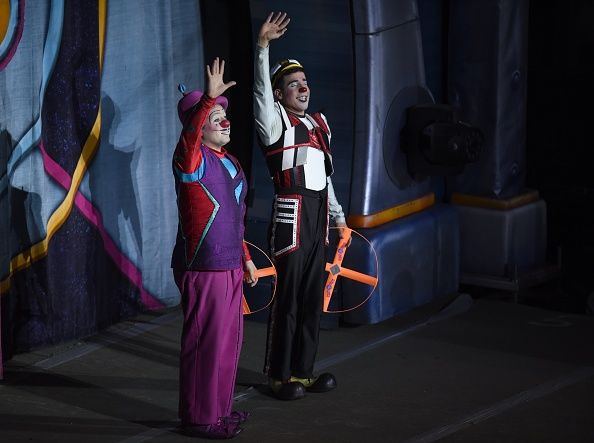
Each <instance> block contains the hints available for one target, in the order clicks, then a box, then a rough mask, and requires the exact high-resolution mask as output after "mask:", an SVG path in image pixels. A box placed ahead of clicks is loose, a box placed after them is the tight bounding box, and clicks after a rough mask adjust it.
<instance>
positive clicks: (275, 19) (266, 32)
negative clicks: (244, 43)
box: [258, 12, 291, 48]
mask: <svg viewBox="0 0 594 443" xmlns="http://www.w3.org/2000/svg"><path fill="white" fill-rule="evenodd" d="M290 21H291V19H290V18H288V17H287V13H286V12H277V13H276V14H275V13H274V12H271V13H270V14H268V17H267V18H266V20H265V21H264V23H262V26H261V27H260V32H259V33H258V46H260V47H261V48H266V47H267V46H268V44H269V43H270V42H271V41H272V40H276V39H277V38H280V37H282V36H283V34H284V33H285V32H286V31H287V25H288V24H289V22H290Z"/></svg>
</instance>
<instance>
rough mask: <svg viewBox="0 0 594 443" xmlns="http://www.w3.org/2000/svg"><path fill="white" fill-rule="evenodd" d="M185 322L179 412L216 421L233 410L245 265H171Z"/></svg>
mask: <svg viewBox="0 0 594 443" xmlns="http://www.w3.org/2000/svg"><path fill="white" fill-rule="evenodd" d="M173 274H174V277H175V283H176V284H177V287H178V288H179V290H180V293H181V304H182V309H183V315H184V325H183V330H182V337H181V353H180V365H179V418H180V419H181V421H182V424H184V425H192V424H211V423H216V421H217V420H218V419H219V418H220V417H225V416H227V415H229V414H230V413H231V406H232V403H233V389H234V386H235V376H236V374H237V363H238V360H239V352H240V351H241V344H242V338H243V314H242V311H241V296H242V293H243V292H242V291H243V288H242V278H243V271H242V270H241V269H235V270H232V271H178V270H174V271H173Z"/></svg>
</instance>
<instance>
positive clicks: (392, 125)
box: [382, 86, 434, 189]
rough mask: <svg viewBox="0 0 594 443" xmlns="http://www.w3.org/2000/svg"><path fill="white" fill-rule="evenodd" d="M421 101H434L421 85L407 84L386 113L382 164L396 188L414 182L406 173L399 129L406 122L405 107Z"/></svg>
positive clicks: (403, 187)
mask: <svg viewBox="0 0 594 443" xmlns="http://www.w3.org/2000/svg"><path fill="white" fill-rule="evenodd" d="M422 103H434V100H433V97H432V95H431V92H429V90H427V89H425V88H423V87H421V86H409V87H407V88H404V89H402V90H401V91H400V92H399V93H398V94H397V95H396V97H394V100H392V103H391V104H390V109H388V114H387V115H386V123H385V125H384V134H383V137H382V140H383V151H384V164H385V166H386V171H388V176H389V177H390V179H392V181H393V182H394V184H395V185H396V186H397V187H398V189H406V188H408V187H409V186H410V185H411V184H413V183H416V182H415V181H414V180H413V178H412V177H411V176H410V174H409V173H408V169H407V167H406V154H405V153H404V152H402V150H401V149H400V131H401V130H402V128H403V127H404V124H405V123H406V109H407V108H410V107H411V106H414V105H419V104H422Z"/></svg>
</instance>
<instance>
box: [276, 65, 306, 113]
mask: <svg viewBox="0 0 594 443" xmlns="http://www.w3.org/2000/svg"><path fill="white" fill-rule="evenodd" d="M282 82H283V88H282V89H280V90H277V92H276V93H277V94H278V99H279V101H280V102H281V104H282V105H283V106H284V107H285V109H287V110H288V111H290V112H292V113H294V114H298V115H303V114H304V113H305V111H307V107H308V106H309V95H310V89H309V86H308V85H307V78H306V77H305V73H304V72H294V73H292V74H289V75H287V76H286V77H284V78H283V79H282Z"/></svg>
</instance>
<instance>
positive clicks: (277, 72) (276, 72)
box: [270, 58, 304, 88]
mask: <svg viewBox="0 0 594 443" xmlns="http://www.w3.org/2000/svg"><path fill="white" fill-rule="evenodd" d="M295 68H297V70H302V71H304V69H303V65H302V64H301V63H299V62H298V61H297V60H295V59H292V58H289V59H286V60H281V61H280V62H278V63H277V64H276V65H274V66H273V67H272V69H271V70H270V83H272V87H273V88H274V85H275V84H276V82H277V81H278V79H279V78H281V77H282V75H283V73H285V72H287V71H288V70H289V69H295Z"/></svg>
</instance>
